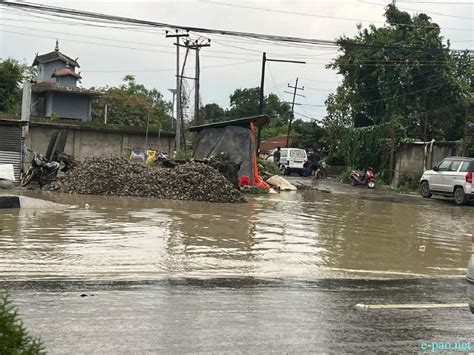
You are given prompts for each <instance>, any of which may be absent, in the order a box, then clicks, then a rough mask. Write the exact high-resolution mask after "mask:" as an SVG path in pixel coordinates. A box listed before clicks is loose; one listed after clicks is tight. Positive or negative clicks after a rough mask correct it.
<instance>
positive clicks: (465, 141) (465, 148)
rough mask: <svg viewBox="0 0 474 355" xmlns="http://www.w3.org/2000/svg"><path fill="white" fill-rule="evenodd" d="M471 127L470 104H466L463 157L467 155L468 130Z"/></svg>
mask: <svg viewBox="0 0 474 355" xmlns="http://www.w3.org/2000/svg"><path fill="white" fill-rule="evenodd" d="M468 127H469V104H466V117H465V121H464V139H463V142H462V143H463V144H462V155H463V156H465V155H466V150H467V136H468V133H469V130H468Z"/></svg>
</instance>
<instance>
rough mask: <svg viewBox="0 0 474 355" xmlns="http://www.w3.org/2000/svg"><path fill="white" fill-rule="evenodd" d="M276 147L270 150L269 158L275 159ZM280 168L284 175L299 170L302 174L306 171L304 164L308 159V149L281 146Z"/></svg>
mask: <svg viewBox="0 0 474 355" xmlns="http://www.w3.org/2000/svg"><path fill="white" fill-rule="evenodd" d="M275 151H276V149H273V150H271V151H270V152H269V156H268V158H267V159H268V160H270V161H273V153H274V152H275ZM280 153H281V155H280V170H281V172H282V174H283V175H289V174H291V173H292V172H297V173H299V174H300V175H303V173H304V169H305V168H304V165H305V163H306V162H307V161H308V157H307V155H306V151H305V150H304V149H300V148H280Z"/></svg>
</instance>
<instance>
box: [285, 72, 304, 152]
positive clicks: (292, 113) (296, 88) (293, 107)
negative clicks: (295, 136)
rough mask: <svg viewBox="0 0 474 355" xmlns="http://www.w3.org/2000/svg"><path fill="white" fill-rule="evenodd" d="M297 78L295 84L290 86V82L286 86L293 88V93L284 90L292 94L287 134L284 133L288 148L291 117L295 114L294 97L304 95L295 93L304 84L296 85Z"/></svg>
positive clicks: (301, 88)
mask: <svg viewBox="0 0 474 355" xmlns="http://www.w3.org/2000/svg"><path fill="white" fill-rule="evenodd" d="M298 79H299V78H296V84H295V86H291V85H290V84H288V87H289V88H292V89H295V90H294V91H293V93H291V92H289V91H285V92H286V93H288V94H293V101H292V102H291V117H290V119H289V120H288V134H287V135H286V147H287V148H288V144H289V141H290V133H291V122H292V121H293V118H294V117H295V115H294V113H295V99H296V96H301V97H304V95H301V94H297V93H296V91H297V90H301V91H303V90H304V86H302V87H298Z"/></svg>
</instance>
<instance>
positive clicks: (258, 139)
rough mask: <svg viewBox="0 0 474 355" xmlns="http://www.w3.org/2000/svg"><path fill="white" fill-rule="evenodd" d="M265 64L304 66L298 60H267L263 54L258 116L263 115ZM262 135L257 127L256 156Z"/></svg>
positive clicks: (265, 54)
mask: <svg viewBox="0 0 474 355" xmlns="http://www.w3.org/2000/svg"><path fill="white" fill-rule="evenodd" d="M266 62H280V63H295V64H306V62H302V61H299V60H283V59H268V58H267V53H266V52H263V56H262V76H261V78H260V105H259V110H258V114H259V115H262V114H263V104H264V103H263V100H264V86H265V64H266ZM261 136H262V133H261V128H260V127H258V130H257V147H256V151H257V155H259V154H260V139H261Z"/></svg>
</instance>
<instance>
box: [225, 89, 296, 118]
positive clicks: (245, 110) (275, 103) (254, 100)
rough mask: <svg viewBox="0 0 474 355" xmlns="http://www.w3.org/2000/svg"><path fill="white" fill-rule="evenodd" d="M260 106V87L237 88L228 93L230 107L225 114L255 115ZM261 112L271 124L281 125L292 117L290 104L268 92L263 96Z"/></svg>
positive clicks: (232, 115)
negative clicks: (267, 117)
mask: <svg viewBox="0 0 474 355" xmlns="http://www.w3.org/2000/svg"><path fill="white" fill-rule="evenodd" d="M259 107H260V88H258V87H256V88H245V89H237V90H235V91H234V93H233V94H232V95H230V109H229V110H227V112H226V116H227V117H229V118H241V117H249V116H256V115H258V113H259ZM263 113H265V114H267V115H269V116H270V118H271V125H273V126H283V125H285V124H286V122H288V119H290V117H292V113H291V106H290V105H289V104H288V103H286V102H283V101H281V100H280V99H279V98H278V96H277V95H275V94H269V95H266V96H265V97H264V105H263Z"/></svg>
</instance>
